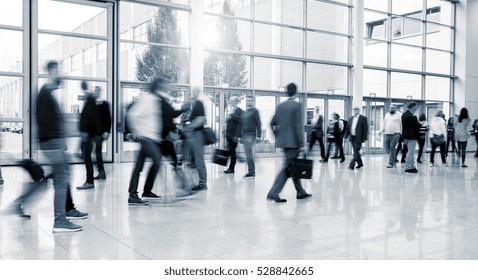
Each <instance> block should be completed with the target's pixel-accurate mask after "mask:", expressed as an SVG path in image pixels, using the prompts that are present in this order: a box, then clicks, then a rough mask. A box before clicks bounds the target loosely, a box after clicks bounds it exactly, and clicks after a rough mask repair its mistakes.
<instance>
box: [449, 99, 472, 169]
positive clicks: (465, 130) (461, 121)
mask: <svg viewBox="0 0 478 280" xmlns="http://www.w3.org/2000/svg"><path fill="white" fill-rule="evenodd" d="M453 127H454V129H455V140H456V142H458V160H460V157H461V167H468V166H467V165H466V164H465V159H466V145H467V143H468V138H469V137H470V130H471V120H470V116H469V114H468V109H466V108H461V110H460V114H459V115H458V118H456V119H455V123H454V125H453Z"/></svg>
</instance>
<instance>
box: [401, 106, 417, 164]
mask: <svg viewBox="0 0 478 280" xmlns="http://www.w3.org/2000/svg"><path fill="white" fill-rule="evenodd" d="M417 109H418V107H417V103H415V102H410V103H409V104H408V109H407V111H405V113H403V115H402V137H403V141H404V142H405V145H407V147H408V154H407V158H406V161H405V172H407V173H417V172H418V169H417V168H416V167H415V158H414V156H415V146H416V145H417V139H418V137H419V130H420V123H419V122H418V119H417V117H416V116H414V115H413V114H415V112H416V111H417Z"/></svg>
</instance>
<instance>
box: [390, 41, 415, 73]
mask: <svg viewBox="0 0 478 280" xmlns="http://www.w3.org/2000/svg"><path fill="white" fill-rule="evenodd" d="M391 58H392V68H400V69H407V70H415V71H421V70H422V49H421V48H414V47H407V46H402V45H397V44H392V57H391Z"/></svg>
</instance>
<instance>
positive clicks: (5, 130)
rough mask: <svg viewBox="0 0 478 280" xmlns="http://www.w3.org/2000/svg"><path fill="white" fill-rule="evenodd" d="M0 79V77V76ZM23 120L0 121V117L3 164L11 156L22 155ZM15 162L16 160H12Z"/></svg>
mask: <svg viewBox="0 0 478 280" xmlns="http://www.w3.org/2000/svg"><path fill="white" fill-rule="evenodd" d="M0 79H1V78H0ZM22 134H23V122H10V121H2V119H1V118H0V139H1V141H2V145H1V146H0V158H1V159H2V164H5V162H6V161H8V160H9V159H11V158H14V159H21V158H22V157H23V153H22V152H23V135H22ZM12 163H14V164H16V162H12Z"/></svg>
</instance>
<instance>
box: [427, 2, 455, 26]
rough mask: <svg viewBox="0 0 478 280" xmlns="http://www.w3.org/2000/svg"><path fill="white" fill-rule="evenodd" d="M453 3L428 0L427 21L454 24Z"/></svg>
mask: <svg viewBox="0 0 478 280" xmlns="http://www.w3.org/2000/svg"><path fill="white" fill-rule="evenodd" d="M453 6H454V5H453V4H451V3H449V2H446V1H440V0H427V21H432V22H437V23H441V24H446V25H450V26H451V25H452V18H453Z"/></svg>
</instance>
